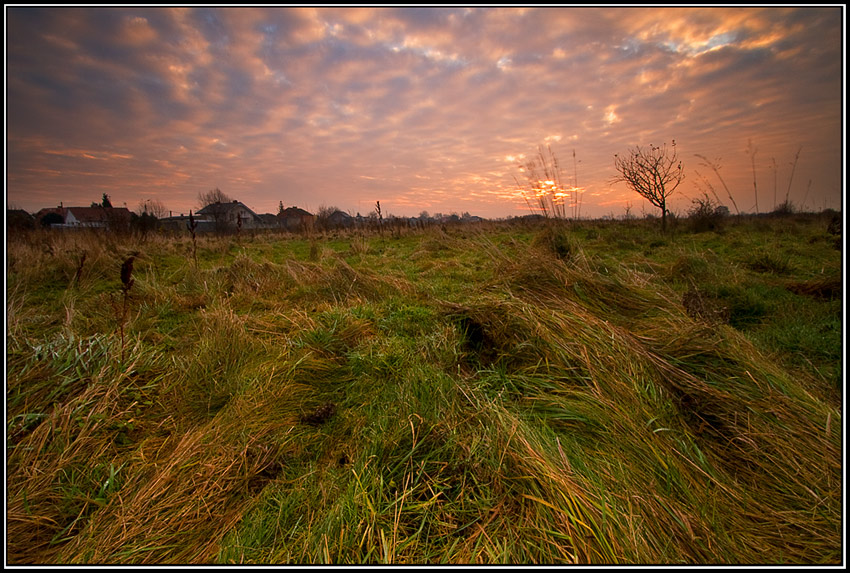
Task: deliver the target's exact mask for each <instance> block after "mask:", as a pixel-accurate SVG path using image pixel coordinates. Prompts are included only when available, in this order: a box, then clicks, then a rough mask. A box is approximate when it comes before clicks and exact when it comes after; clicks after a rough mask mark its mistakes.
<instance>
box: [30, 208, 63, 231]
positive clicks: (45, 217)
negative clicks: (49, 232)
mask: <svg viewBox="0 0 850 573" xmlns="http://www.w3.org/2000/svg"><path fill="white" fill-rule="evenodd" d="M35 220H36V223H38V224H39V225H42V226H45V227H48V226H53V225H64V224H65V207H63V206H62V205H61V203H60V205H59V206H58V207H45V208H44V209H39V211H38V212H37V213H36V214H35Z"/></svg>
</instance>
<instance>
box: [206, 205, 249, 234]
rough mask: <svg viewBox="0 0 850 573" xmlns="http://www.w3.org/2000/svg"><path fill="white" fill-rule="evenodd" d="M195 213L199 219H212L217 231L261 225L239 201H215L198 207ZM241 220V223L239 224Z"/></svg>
mask: <svg viewBox="0 0 850 573" xmlns="http://www.w3.org/2000/svg"><path fill="white" fill-rule="evenodd" d="M196 215H197V216H198V217H199V218H200V219H205V220H207V221H213V222H215V224H216V229H217V230H219V231H224V230H233V229H236V228H239V227H240V226H241V227H242V228H243V229H253V228H257V227H259V226H260V225H261V220H260V218H259V217H258V216H257V214H256V213H254V212H253V211H252V210H251V209H249V208H248V207H246V206H245V204H244V203H241V202H240V201H236V200H234V201H232V202H231V203H222V202H220V201H216V202H215V203H211V204H210V205H207V206H206V207H204V208H203V209H200V210H199V211H198V212H197V213H196ZM240 221H241V225H240Z"/></svg>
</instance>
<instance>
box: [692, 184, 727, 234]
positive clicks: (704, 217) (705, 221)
mask: <svg viewBox="0 0 850 573" xmlns="http://www.w3.org/2000/svg"><path fill="white" fill-rule="evenodd" d="M691 203H692V204H693V206H692V207H691V209H690V210H689V211H688V220H689V221H690V224H691V230H692V231H693V232H694V233H704V232H706V231H716V230H718V229H720V228H721V226H722V223H723V220H724V218H725V217H726V215H727V214H728V213H729V209H727V208H726V207H724V206H722V205H719V204H717V203H715V202H714V201H712V200H711V198H710V197H709V196H708V194H705V193H703V196H702V197H698V198H696V199H694V200H692V201H691Z"/></svg>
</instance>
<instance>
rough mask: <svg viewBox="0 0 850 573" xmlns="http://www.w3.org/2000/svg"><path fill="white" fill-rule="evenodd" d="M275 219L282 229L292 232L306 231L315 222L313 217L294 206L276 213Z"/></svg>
mask: <svg viewBox="0 0 850 573" xmlns="http://www.w3.org/2000/svg"><path fill="white" fill-rule="evenodd" d="M277 219H278V222H279V224H280V226H281V227H282V228H284V229H286V230H287V231H293V232H298V231H308V230H310V229H312V228H313V225H314V224H315V222H316V217H315V215H312V214H311V213H308V212H307V211H305V210H304V209H299V208H298V207H294V206H293V207H287V208H286V209H284V210H283V211H281V212H280V213H278V214H277Z"/></svg>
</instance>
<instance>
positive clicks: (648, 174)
mask: <svg viewBox="0 0 850 573" xmlns="http://www.w3.org/2000/svg"><path fill="white" fill-rule="evenodd" d="M614 167H615V168H616V169H617V172H618V173H619V175H618V176H617V177H615V178H614V179H613V181H612V183H617V182H620V181H622V182H625V183H626V185H628V186H629V187H630V188H631V189H632V190H633V191H635V192H636V193H637V194H638V195H640V196H641V197H643V198H644V199H646V200H647V201H649V202H650V203H651V204H653V205H655V206H656V207H658V208H659V209H661V229H662V231H666V230H667V198H668V197H670V195H672V194H673V191H675V190H676V187H678V186H679V184H680V183H681V182H682V180H683V179H684V178H685V171H684V167H683V165H682V162H681V160H680V159H679V157H678V155H677V154H676V140H673V143H672V146H671V149H669V150H668V148H667V144H666V143H665V144H663V145H661V146H660V147H659V146H657V145H652V144H650V145H649V147H648V148H644V147H640V146H637V147H635V148H633V149H630V150H629V152H628V154H626V155H623V156H620V155H619V154H614Z"/></svg>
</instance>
